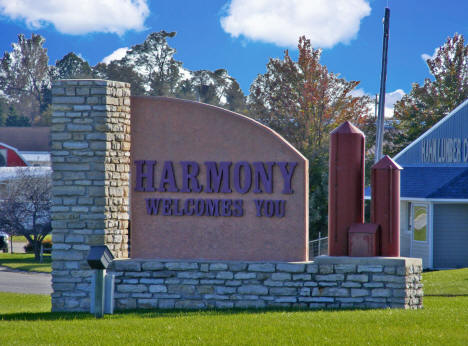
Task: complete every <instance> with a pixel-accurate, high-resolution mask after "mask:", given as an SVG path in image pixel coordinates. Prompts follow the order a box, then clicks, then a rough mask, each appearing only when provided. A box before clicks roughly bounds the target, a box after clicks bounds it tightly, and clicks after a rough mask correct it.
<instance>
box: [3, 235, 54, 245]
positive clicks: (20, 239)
mask: <svg viewBox="0 0 468 346" xmlns="http://www.w3.org/2000/svg"><path fill="white" fill-rule="evenodd" d="M12 238H13V241H16V242H22V243H27V242H28V240H27V239H26V238H25V237H24V236H22V235H14V236H13V237H12ZM44 240H50V241H52V234H48V235H46V237H45V238H44Z"/></svg>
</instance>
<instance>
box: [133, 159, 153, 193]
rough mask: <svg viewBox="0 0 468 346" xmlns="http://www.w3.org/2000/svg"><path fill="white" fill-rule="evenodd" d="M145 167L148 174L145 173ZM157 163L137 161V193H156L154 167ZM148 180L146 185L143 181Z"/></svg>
mask: <svg viewBox="0 0 468 346" xmlns="http://www.w3.org/2000/svg"><path fill="white" fill-rule="evenodd" d="M143 165H146V166H147V167H146V168H147V169H146V172H143ZM155 165H156V161H150V160H138V161H135V166H136V184H135V191H156V189H155V188H154V183H153V177H154V166H155ZM145 178H146V184H144V183H143V180H144V179H145Z"/></svg>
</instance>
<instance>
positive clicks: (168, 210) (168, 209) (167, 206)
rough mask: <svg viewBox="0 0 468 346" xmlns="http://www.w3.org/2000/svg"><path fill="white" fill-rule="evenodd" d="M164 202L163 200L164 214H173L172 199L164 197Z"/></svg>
mask: <svg viewBox="0 0 468 346" xmlns="http://www.w3.org/2000/svg"><path fill="white" fill-rule="evenodd" d="M162 202H163V210H162V214H163V215H164V216H171V215H172V199H170V198H163V200H162Z"/></svg>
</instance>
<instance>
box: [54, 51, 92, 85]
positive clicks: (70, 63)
mask: <svg viewBox="0 0 468 346" xmlns="http://www.w3.org/2000/svg"><path fill="white" fill-rule="evenodd" d="M55 67H56V70H55V71H56V72H55V75H54V77H55V79H86V78H92V77H93V72H92V71H91V67H90V66H89V64H88V62H87V61H85V60H83V59H82V58H81V57H79V56H78V55H76V54H75V53H73V52H70V53H68V54H67V55H65V56H64V57H63V58H62V59H61V60H58V61H57V62H56V63H55Z"/></svg>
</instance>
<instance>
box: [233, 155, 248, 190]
mask: <svg viewBox="0 0 468 346" xmlns="http://www.w3.org/2000/svg"><path fill="white" fill-rule="evenodd" d="M242 167H244V181H243V185H244V187H242V186H241V171H242ZM250 186H252V170H251V169H250V165H249V163H248V162H245V161H241V162H238V163H236V164H235V165H234V187H235V189H236V191H237V192H239V193H242V194H244V193H247V192H248V191H249V190H250Z"/></svg>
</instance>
